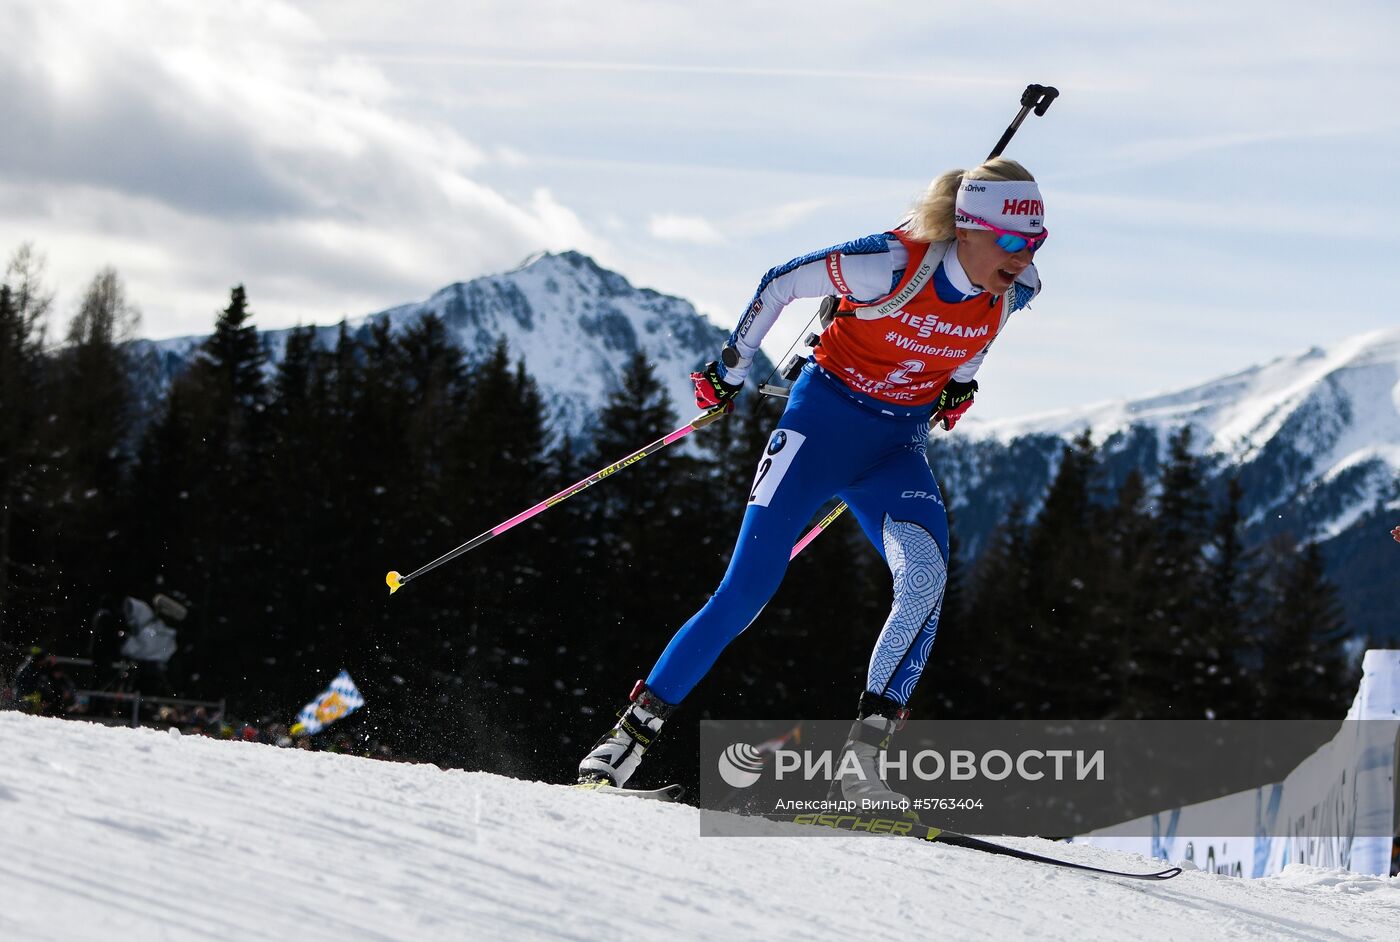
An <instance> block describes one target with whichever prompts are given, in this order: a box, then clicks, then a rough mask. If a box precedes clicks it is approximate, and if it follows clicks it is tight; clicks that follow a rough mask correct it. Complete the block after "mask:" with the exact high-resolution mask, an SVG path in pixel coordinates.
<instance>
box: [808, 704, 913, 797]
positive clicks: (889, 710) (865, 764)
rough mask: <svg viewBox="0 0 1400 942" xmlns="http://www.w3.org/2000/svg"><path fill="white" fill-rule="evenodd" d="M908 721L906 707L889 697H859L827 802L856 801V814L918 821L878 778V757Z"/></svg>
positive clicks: (896, 793)
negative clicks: (857, 707)
mask: <svg viewBox="0 0 1400 942" xmlns="http://www.w3.org/2000/svg"><path fill="white" fill-rule="evenodd" d="M908 718H909V710H908V708H907V707H903V706H900V705H899V704H898V703H895V702H894V701H893V700H891V699H890V698H889V697H880V696H876V695H875V694H873V693H871V692H869V691H868V690H867V691H866V692H864V693H862V694H861V695H860V709H859V711H858V713H857V719H856V721H855V722H854V723H853V724H851V731H850V732H849V733H847V734H846V744H845V745H844V746H843V747H842V748H841V752H840V754H839V755H838V756H837V759H836V768H835V774H833V775H832V778H831V785H830V786H829V788H828V789H827V793H826V797H827V799H828V800H830V801H837V800H840V799H845V800H847V801H856V802H859V803H860V804H859V805H857V807H856V811H857V812H860V811H862V810H864V811H865V812H866V813H871V812H873V813H875V814H878V815H882V816H887V817H892V818H908V819H909V820H913V821H917V820H918V819H919V818H918V815H916V814H915V813H914V812H913V811H912V810H910V807H911V806H910V802H909V799H908V798H906V797H904V796H903V795H901V794H900V793H899V792H897V791H894V790H893V789H892V788H890V787H889V785H887V784H885V780H884V779H883V778H881V776H880V758H881V756H883V755H884V754H885V750H887V749H888V748H889V745H890V740H891V739H892V738H893V737H894V734H895V733H896V732H898V731H899V730H900V729H902V728H903V727H904V721H905V720H906V719H908ZM849 755H854V757H855V758H854V759H852V758H849V757H848V756H849Z"/></svg>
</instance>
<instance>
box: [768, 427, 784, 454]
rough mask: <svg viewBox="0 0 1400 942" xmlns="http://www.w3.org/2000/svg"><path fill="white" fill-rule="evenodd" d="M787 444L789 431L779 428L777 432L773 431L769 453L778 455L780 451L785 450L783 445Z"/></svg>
mask: <svg viewBox="0 0 1400 942" xmlns="http://www.w3.org/2000/svg"><path fill="white" fill-rule="evenodd" d="M786 444H787V432H784V431H783V430H782V429H778V430H777V431H776V432H774V433H773V440H772V441H770V442H769V443H768V454H770V455H776V454H777V453H778V452H780V451H782V450H783V446H784V445H786Z"/></svg>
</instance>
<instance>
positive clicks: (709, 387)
mask: <svg viewBox="0 0 1400 942" xmlns="http://www.w3.org/2000/svg"><path fill="white" fill-rule="evenodd" d="M690 380H691V382H693V383H694V384H695V404H696V405H697V406H699V407H700V408H702V409H714V408H717V407H719V406H724V408H725V411H726V412H728V411H729V410H730V409H732V408H734V406H733V402H734V397H735V396H737V395H739V393H741V392H743V390H744V384H743V383H739V384H737V385H735V384H734V383H726V382H725V381H724V380H723V379H721V378H720V375H719V361H718V360H711V361H710V362H709V363H706V364H705V369H704V370H703V371H702V372H699V373H691V374H690Z"/></svg>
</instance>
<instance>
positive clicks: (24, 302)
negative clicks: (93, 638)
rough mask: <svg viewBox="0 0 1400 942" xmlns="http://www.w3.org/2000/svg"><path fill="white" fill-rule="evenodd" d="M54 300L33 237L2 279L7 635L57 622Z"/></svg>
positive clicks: (0, 551)
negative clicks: (42, 437)
mask: <svg viewBox="0 0 1400 942" xmlns="http://www.w3.org/2000/svg"><path fill="white" fill-rule="evenodd" d="M52 303H53V295H52V293H51V292H50V291H49V290H48V289H47V288H46V287H45V286H44V261H43V258H42V256H40V255H39V254H38V253H37V252H35V251H34V249H33V247H32V246H31V245H29V244H27V243H26V244H25V245H22V246H20V248H19V250H18V251H16V252H15V254H14V256H13V257H12V259H11V261H10V263H9V265H8V266H7V269H6V272H5V278H4V281H3V283H0V642H33V641H35V640H39V639H40V637H41V635H42V633H43V632H44V631H46V630H48V629H49V628H51V627H52V626H53V619H52V618H51V617H50V616H49V615H47V614H46V613H45V612H46V610H47V609H50V608H51V607H52V602H53V596H54V595H55V594H56V592H55V587H54V585H53V575H52V572H51V569H52V565H51V556H47V555H46V553H45V542H46V540H47V535H46V534H45V533H44V531H45V529H47V528H48V526H49V524H48V523H46V521H45V514H44V511H43V507H44V503H45V498H44V496H42V489H43V488H44V487H45V486H46V484H47V480H46V479H47V478H48V476H49V474H50V472H51V467H50V458H49V454H48V453H47V451H46V450H45V449H44V448H43V446H42V445H41V444H40V442H39V432H40V430H41V428H42V427H43V420H44V417H45V416H46V415H47V414H48V410H49V408H50V401H49V389H48V384H49V376H48V373H49V370H48V362H47V359H46V357H45V356H44V353H43V348H44V333H45V328H46V326H47V317H48V312H49V309H50V307H51V306H52Z"/></svg>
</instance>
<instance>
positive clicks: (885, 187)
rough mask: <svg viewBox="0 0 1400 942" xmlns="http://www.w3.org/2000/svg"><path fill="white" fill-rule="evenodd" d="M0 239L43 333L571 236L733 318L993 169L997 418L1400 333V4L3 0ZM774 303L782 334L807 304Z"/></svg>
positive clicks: (191, 316)
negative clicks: (1033, 272)
mask: <svg viewBox="0 0 1400 942" xmlns="http://www.w3.org/2000/svg"><path fill="white" fill-rule="evenodd" d="M3 19H4V22H5V27H6V28H5V34H6V55H5V56H4V57H3V58H0V251H2V252H3V253H4V254H5V255H9V254H10V253H11V252H12V251H13V250H14V249H15V248H16V247H18V245H19V244H21V243H22V242H24V241H32V242H33V243H35V245H36V247H37V248H38V249H40V250H41V251H42V252H44V253H45V254H46V255H47V257H48V262H49V270H50V274H51V280H52V281H53V283H54V284H55V286H56V287H58V288H59V298H58V304H57V313H58V314H59V315H60V318H62V317H65V316H66V315H67V314H69V313H71V311H72V309H73V308H74V307H75V306H76V304H77V301H78V297H79V295H80V294H81V290H82V287H83V285H84V284H85V283H86V281H87V280H88V279H90V278H91V277H92V275H93V273H94V272H96V270H97V269H98V268H100V267H101V266H103V265H113V266H115V267H116V268H117V269H118V271H119V272H120V273H121V275H122V276H123V278H124V279H125V280H126V283H127V286H128V289H129V293H130V295H131V297H132V300H133V301H134V302H135V303H136V304H137V305H138V306H139V307H140V308H141V310H142V311H143V314H144V320H143V332H144V333H145V334H146V335H147V336H152V337H165V336H173V335H178V334H188V333H202V332H205V331H207V330H208V329H209V326H210V324H211V323H212V317H213V314H214V312H215V311H216V310H217V309H218V308H220V307H222V306H223V304H225V303H226V300H227V295H228V289H229V287H230V286H231V285H233V284H235V283H240V282H241V283H244V284H246V285H247V287H248V291H249V295H250V298H251V300H252V303H253V307H254V310H255V313H256V315H257V321H258V323H259V325H260V326H263V327H279V326H286V325H290V324H295V323H327V322H333V321H336V320H339V319H340V318H341V317H343V316H351V317H354V316H359V315H362V314H366V313H369V312H371V311H374V310H379V309H382V308H385V307H388V306H390V305H393V304H397V303H401V302H405V301H411V300H417V299H421V298H423V297H426V296H427V295H429V294H431V293H432V292H433V291H434V290H436V289H437V288H439V287H441V286H443V285H445V284H448V283H450V282H453V281H459V280H465V279H469V278H471V277H474V276H476V275H480V274H486V273H491V272H496V271H501V270H503V269H506V268H509V267H512V266H514V265H515V264H517V263H518V262H520V261H521V260H522V259H523V258H524V257H525V256H527V255H529V254H530V253H532V252H535V251H538V250H540V249H551V250H560V249H566V248H576V249H580V250H582V251H584V252H587V253H589V254H591V255H593V256H594V257H596V258H597V259H598V260H599V261H600V262H601V263H603V264H604V265H607V266H608V267H611V268H614V269H616V270H618V271H620V272H622V273H623V274H625V275H626V276H627V277H628V278H630V279H631V280H632V281H633V282H634V283H636V284H639V285H642V286H646V287H651V288H656V289H658V290H661V291H664V292H668V293H672V294H678V295H681V296H683V297H686V298H689V299H691V300H692V301H694V302H695V303H696V304H697V305H698V306H699V307H700V308H701V309H702V310H703V311H704V312H705V313H706V314H708V315H709V316H711V317H712V318H713V319H714V320H715V321H716V322H717V323H720V324H722V325H724V326H730V325H731V324H732V322H733V321H734V320H735V319H736V317H737V314H738V312H739V311H740V309H741V308H742V306H743V304H744V303H745V301H746V300H747V299H748V297H749V295H750V294H751V293H752V291H753V289H754V285H755V283H756V281H757V279H758V277H759V276H760V275H761V274H762V273H763V272H764V271H765V270H766V269H767V268H769V267H770V266H772V265H774V264H777V263H780V262H783V261H785V260H787V259H788V258H790V257H792V256H793V255H796V254H800V253H803V252H806V251H808V250H811V249H814V248H820V247H823V246H826V245H829V244H832V243H836V242H841V241H845V240H846V239H850V238H854V237H857V236H860V235H864V234H867V233H870V232H874V231H879V230H882V229H885V228H887V227H889V226H891V225H893V224H894V223H895V222H896V221H897V220H898V218H899V217H900V215H901V213H902V211H903V210H904V208H905V207H906V206H907V205H908V203H909V202H910V200H911V199H912V198H913V196H914V195H915V194H916V193H917V192H918V191H919V190H920V189H922V187H923V186H924V185H925V184H926V183H927V181H928V180H929V179H930V178H931V177H932V176H934V175H936V174H937V173H939V172H941V171H943V170H945V169H948V168H951V167H966V166H971V165H975V164H976V163H977V162H979V161H980V159H981V158H982V157H983V156H985V154H986V152H987V151H988V150H989V149H990V147H991V146H992V144H993V143H994V142H995V141H996V139H997V137H998V136H999V135H1000V133H1001V131H1002V130H1003V128H1005V126H1006V124H1007V122H1008V121H1009V120H1010V119H1011V117H1012V116H1013V115H1014V114H1015V111H1016V107H1017V98H1018V96H1019V94H1020V92H1021V90H1022V89H1023V88H1024V87H1025V85H1026V84H1027V83H1029V82H1039V83H1042V84H1052V85H1055V86H1057V87H1058V88H1059V89H1060V91H1061V97H1060V99H1059V101H1057V102H1056V103H1055V105H1054V107H1053V108H1052V109H1051V110H1050V112H1049V114H1048V115H1047V116H1046V117H1044V118H1039V119H1038V118H1030V119H1028V120H1027V123H1026V124H1025V125H1024V126H1023V127H1022V129H1021V132H1020V134H1019V135H1018V137H1017V139H1016V140H1015V142H1014V143H1013V144H1012V146H1011V148H1010V149H1009V150H1008V155H1009V156H1013V157H1016V158H1018V159H1020V160H1022V161H1023V162H1024V163H1025V164H1027V165H1028V166H1029V167H1030V168H1031V169H1032V171H1033V172H1034V173H1035V174H1036V175H1037V177H1038V178H1039V179H1040V181H1041V187H1042V190H1043V191H1044V194H1045V199H1046V204H1047V217H1046V219H1047V225H1048V226H1049V228H1050V230H1051V232H1052V237H1051V239H1050V241H1049V244H1048V245H1047V247H1046V248H1045V249H1044V250H1042V252H1041V254H1040V258H1039V264H1040V268H1041V271H1042V275H1043V278H1044V280H1045V282H1046V285H1047V287H1046V291H1045V293H1044V294H1043V295H1042V298H1041V299H1040V300H1039V301H1038V302H1037V303H1036V305H1035V308H1034V310H1032V311H1030V312H1027V313H1026V314H1025V315H1024V316H1019V317H1018V319H1017V321H1016V322H1014V323H1013V324H1012V325H1011V327H1010V332H1009V333H1008V334H1007V335H1006V336H1005V337H1004V338H1003V339H1002V340H1001V341H1000V343H999V344H998V349H997V350H996V352H995V353H994V354H993V355H992V356H991V357H990V358H989V359H988V361H987V364H986V366H985V367H984V368H983V371H982V373H981V375H980V379H981V380H982V383H983V392H982V394H981V395H980V396H979V400H978V407H979V408H978V411H979V412H980V413H983V414H984V417H985V418H993V417H1000V416H1009V415H1017V414H1022V413H1026V412H1032V411H1040V410H1044V409H1050V408H1059V407H1067V406H1073V405H1079V404H1084V403H1088V402H1092V401H1097V400H1102V399H1108V398H1118V397H1131V396H1140V395H1144V394H1147V393H1151V392H1155V391H1160V390H1163V389H1168V388H1173V387H1180V386H1185V385H1189V384H1193V383H1196V382H1200V381H1203V380H1206V379H1209V378H1212V377H1214V376H1217V375H1220V374H1223V373H1226V372H1229V371H1232V370H1235V369H1240V368H1243V367H1245V366H1248V365H1251V364H1254V363H1258V362H1263V361H1265V360H1267V359H1269V358H1271V357H1274V356H1278V355H1281V354H1284V353H1288V352H1292V351H1296V350H1299V349H1303V348H1306V347H1308V346H1311V345H1313V344H1323V345H1325V344H1328V343H1331V342H1334V341H1336V340H1338V339H1340V338H1342V337H1346V336H1350V335H1352V334H1357V333H1361V332H1364V331H1368V330H1374V329H1377V328H1381V327H1387V326H1392V325H1394V324H1396V323H1400V316H1397V314H1398V313H1400V312H1397V307H1396V304H1395V302H1394V300H1393V298H1394V295H1395V289H1394V288H1393V287H1391V283H1392V282H1393V281H1394V280H1395V276H1394V274H1393V269H1394V261H1393V260H1394V257H1395V255H1396V250H1397V249H1398V248H1400V236H1398V235H1397V233H1400V212H1397V210H1400V183H1397V181H1396V174H1395V168H1396V166H1397V164H1398V163H1400V147H1397V144H1400V108H1398V107H1397V106H1396V104H1395V102H1394V100H1393V92H1394V89H1395V88H1396V87H1397V82H1396V79H1395V73H1394V68H1393V52H1394V47H1395V46H1396V44H1397V41H1400V5H1398V4H1395V3H1394V2H1391V0H1378V2H1353V0H1338V2H1333V3H1326V4H1321V3H1316V2H1289V0H1283V2H1277V0H1275V2H1255V0H1241V2H1229V3H1221V2H1219V0H1206V2H1197V0H1183V2H1176V3H1171V4H1163V3H1160V2H1157V0H1153V2H1144V3H1137V2H1115V3H1108V2H1103V3H1100V2H1083V0H1065V2H1057V3H1044V4H1027V3H1024V2H1015V3H1002V2H991V0H989V2H983V3H980V4H976V5H973V4H966V3H958V4H953V3H946V2H924V3H910V2H902V3H893V2H861V3H834V2H828V0H803V2H801V3H775V2H761V0H759V2H756V0H747V2H744V3H735V2H730V0H722V2H710V3H704V4H701V3H695V2H671V0H649V2H638V0H615V2H612V3H608V4H584V3H578V2H565V0H558V2H536V0H511V2H482V0H459V2H446V0H440V2H427V0H401V2H397V3H393V4H388V3H383V2H382V0H376V2H370V0H304V2H286V0H221V2H219V3H203V2H189V0H107V2H101V3H94V2H81V0H7V2H6V3H5V4H4V5H3ZM810 310H811V308H810V307H794V309H793V310H791V311H790V312H789V315H788V316H787V317H786V318H785V320H784V321H783V322H781V323H780V324H779V325H778V327H777V328H776V329H775V331H774V334H773V335H772V337H771V343H770V346H771V348H772V352H773V354H774V355H775V356H776V355H777V354H779V353H781V352H782V350H783V349H784V348H786V346H787V344H788V342H790V341H791V339H792V338H793V336H794V335H795V334H797V333H798V332H799V331H800V330H801V329H802V327H803V325H804V324H805V321H806V314H807V313H809V312H810Z"/></svg>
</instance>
